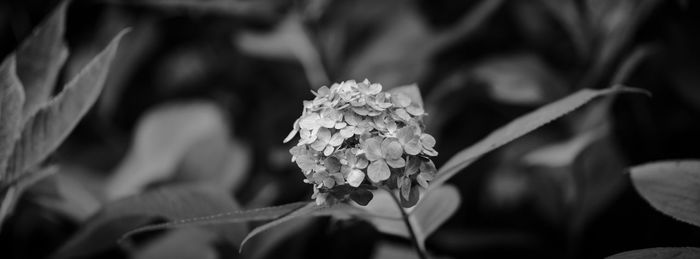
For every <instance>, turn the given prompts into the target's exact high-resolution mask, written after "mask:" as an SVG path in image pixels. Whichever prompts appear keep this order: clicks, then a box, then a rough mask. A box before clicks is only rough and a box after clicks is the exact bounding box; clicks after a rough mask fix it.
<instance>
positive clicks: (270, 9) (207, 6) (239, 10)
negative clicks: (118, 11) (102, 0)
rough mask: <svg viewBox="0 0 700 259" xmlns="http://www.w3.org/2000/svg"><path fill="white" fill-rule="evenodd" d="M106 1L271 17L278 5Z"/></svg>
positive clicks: (233, 0)
mask: <svg viewBox="0 0 700 259" xmlns="http://www.w3.org/2000/svg"><path fill="white" fill-rule="evenodd" d="M107 1H108V2H112V3H118V4H124V5H139V6H149V7H155V8H159V9H163V10H171V9H173V10H183V11H189V12H191V11H194V12H202V13H213V14H222V15H231V16H243V17H248V16H250V17H253V18H256V17H260V18H272V17H274V16H275V15H276V14H277V13H276V12H275V11H276V10H277V9H276V7H277V6H278V3H277V2H276V1H240V0H107Z"/></svg>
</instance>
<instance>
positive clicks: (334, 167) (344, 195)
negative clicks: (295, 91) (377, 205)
mask: <svg viewBox="0 0 700 259" xmlns="http://www.w3.org/2000/svg"><path fill="white" fill-rule="evenodd" d="M313 93H314V95H315V96H316V97H315V98H314V99H313V100H311V101H304V110H303V111H302V115H301V116H300V117H299V119H297V120H296V121H295V122H294V127H293V130H292V132H290V134H289V135H288V136H287V138H285V140H284V142H285V143H286V142H288V141H290V140H291V139H292V138H294V136H296V135H297V133H298V135H299V137H300V138H299V142H298V143H297V145H296V146H294V147H292V149H290V153H291V154H292V161H293V162H296V164H297V165H298V166H299V168H300V169H301V170H302V172H303V173H304V175H305V176H306V179H305V180H304V182H306V183H309V184H313V186H314V194H313V196H312V198H314V199H316V203H317V204H319V205H321V204H327V203H333V202H337V201H342V200H346V199H348V198H349V199H353V200H355V201H356V202H358V203H360V204H367V202H369V200H360V198H357V197H366V195H353V193H355V192H358V193H360V192H361V193H363V194H365V193H367V189H375V188H376V187H389V188H394V189H400V192H401V194H402V197H403V198H402V201H404V200H405V201H408V200H410V199H409V196H415V197H418V196H417V195H409V194H412V192H415V191H417V190H418V188H417V186H416V185H420V186H422V187H423V188H427V187H428V184H429V181H431V180H432V179H433V178H434V176H435V173H436V169H435V165H434V164H433V162H432V161H431V160H430V157H432V156H436V155H437V151H435V149H434V146H435V138H433V137H432V136H431V135H429V134H427V133H425V132H423V128H422V126H421V125H422V119H423V116H425V111H424V110H423V107H422V106H421V103H420V100H413V99H411V97H409V96H408V95H406V94H404V93H402V92H382V86H381V85H380V84H377V83H370V82H369V81H368V80H366V79H365V80H364V81H363V82H360V83H357V82H355V81H353V80H350V81H345V82H342V83H335V84H333V85H332V86H331V87H326V86H323V87H321V88H319V89H318V91H316V92H313ZM392 179H393V180H392ZM393 181H395V182H393ZM412 186H413V188H412ZM416 194H417V193H416ZM414 202H415V201H414ZM404 205H405V206H410V205H412V204H404Z"/></svg>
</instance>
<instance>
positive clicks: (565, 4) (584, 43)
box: [540, 0, 592, 57]
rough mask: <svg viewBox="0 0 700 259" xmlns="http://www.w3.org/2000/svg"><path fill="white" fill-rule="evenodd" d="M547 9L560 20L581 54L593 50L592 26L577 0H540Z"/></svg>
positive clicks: (583, 54)
mask: <svg viewBox="0 0 700 259" xmlns="http://www.w3.org/2000/svg"><path fill="white" fill-rule="evenodd" d="M540 2H542V4H543V5H544V7H545V8H546V9H547V11H549V12H551V13H552V14H553V16H554V18H556V19H558V20H559V23H561V24H562V27H564V28H565V29H566V32H567V33H568V34H569V37H571V41H572V43H573V44H574V45H575V46H576V48H577V50H578V51H579V53H578V54H579V55H581V56H584V57H585V55H586V54H588V53H590V51H591V44H590V42H591V40H592V38H591V37H590V36H589V35H590V29H591V28H590V26H589V25H588V24H586V20H585V19H584V18H583V16H582V15H581V12H580V10H578V8H577V7H578V6H577V3H576V1H575V0H540Z"/></svg>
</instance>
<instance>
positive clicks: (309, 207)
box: [238, 202, 321, 251]
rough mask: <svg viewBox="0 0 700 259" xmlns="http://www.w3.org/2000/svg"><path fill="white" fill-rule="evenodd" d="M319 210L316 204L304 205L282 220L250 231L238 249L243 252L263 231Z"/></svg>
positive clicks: (281, 218)
mask: <svg viewBox="0 0 700 259" xmlns="http://www.w3.org/2000/svg"><path fill="white" fill-rule="evenodd" d="M319 208H321V207H320V206H317V205H316V203H315V202H310V203H308V204H306V205H304V206H303V207H301V208H298V209H295V210H294V211H292V212H290V213H289V214H287V215H284V216H282V217H280V218H277V219H275V220H273V221H270V222H268V223H265V224H263V225H261V226H258V227H256V228H254V229H253V230H252V231H250V233H248V235H247V236H246V237H245V238H244V239H243V242H241V245H240V246H239V248H238V249H239V251H240V250H243V246H245V243H246V242H247V241H248V240H250V239H251V238H253V237H254V236H256V235H257V234H260V233H261V232H263V231H265V230H268V229H270V228H273V227H275V226H277V225H279V224H282V223H284V222H287V221H290V220H292V219H294V218H298V217H302V216H307V215H311V214H312V213H313V212H314V211H315V210H318V209H319Z"/></svg>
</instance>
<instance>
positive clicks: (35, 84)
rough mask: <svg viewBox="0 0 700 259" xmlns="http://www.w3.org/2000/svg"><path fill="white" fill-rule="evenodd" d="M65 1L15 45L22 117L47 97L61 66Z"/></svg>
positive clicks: (62, 61)
mask: <svg viewBox="0 0 700 259" xmlns="http://www.w3.org/2000/svg"><path fill="white" fill-rule="evenodd" d="M69 3H70V1H69V0H66V1H61V2H60V3H59V4H58V6H57V7H56V8H55V9H54V10H53V12H52V13H51V14H50V16H49V17H47V18H46V19H45V20H44V21H43V22H42V23H41V25H39V26H38V27H37V28H36V29H34V32H32V35H31V36H30V37H29V38H27V39H25V40H24V42H23V43H22V45H21V46H20V47H19V49H17V54H16V55H17V76H18V77H19V79H20V80H21V81H22V83H23V85H24V91H25V93H26V102H25V103H24V110H23V113H22V116H23V118H24V119H29V118H30V116H32V115H33V114H34V113H35V112H36V111H37V110H39V109H41V108H42V107H43V106H44V105H45V103H46V102H47V101H49V99H50V98H51V95H52V94H53V90H54V86H55V85H56V79H57V78H58V74H59V72H60V70H61V67H62V66H63V63H64V62H65V61H66V58H68V49H67V48H66V46H65V44H64V43H63V33H64V30H65V23H66V18H65V16H66V8H67V6H68V4H69Z"/></svg>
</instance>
